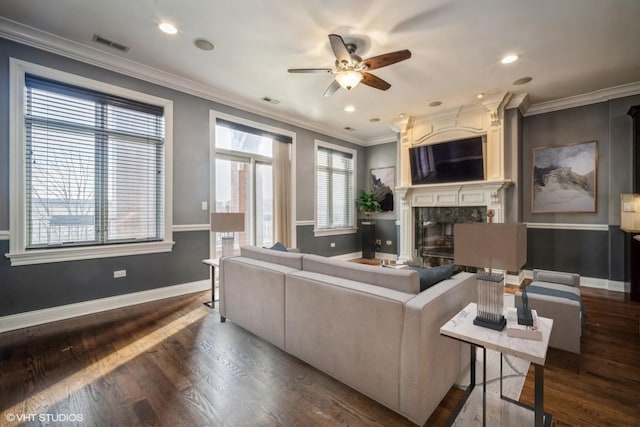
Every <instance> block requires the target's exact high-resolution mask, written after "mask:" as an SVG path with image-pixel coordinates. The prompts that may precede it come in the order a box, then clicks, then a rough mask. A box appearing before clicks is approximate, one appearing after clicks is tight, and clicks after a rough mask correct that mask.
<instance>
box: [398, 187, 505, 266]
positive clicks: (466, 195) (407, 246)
mask: <svg viewBox="0 0 640 427" xmlns="http://www.w3.org/2000/svg"><path fill="white" fill-rule="evenodd" d="M511 185H512V182H511V181H510V180H494V181H470V182H463V183H450V184H428V185H418V186H412V187H396V194H397V195H398V197H399V199H400V255H399V260H400V261H404V262H409V261H412V260H413V259H414V257H415V254H414V252H415V227H414V224H415V211H414V208H418V207H454V206H486V208H487V211H489V210H490V209H492V210H493V211H494V212H495V217H494V219H493V220H494V222H504V217H505V210H506V206H505V202H506V198H505V190H506V189H507V188H509V187H510V186H511Z"/></svg>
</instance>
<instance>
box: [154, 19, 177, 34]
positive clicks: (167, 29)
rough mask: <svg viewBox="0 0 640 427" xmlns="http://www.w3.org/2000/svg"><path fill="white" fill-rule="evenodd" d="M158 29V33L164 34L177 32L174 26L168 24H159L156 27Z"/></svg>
mask: <svg viewBox="0 0 640 427" xmlns="http://www.w3.org/2000/svg"><path fill="white" fill-rule="evenodd" d="M158 28H160V31H162V32H163V33H166V34H176V33H177V32H178V29H177V28H176V26H175V25H173V24H171V23H169V22H161V23H160V24H159V25H158Z"/></svg>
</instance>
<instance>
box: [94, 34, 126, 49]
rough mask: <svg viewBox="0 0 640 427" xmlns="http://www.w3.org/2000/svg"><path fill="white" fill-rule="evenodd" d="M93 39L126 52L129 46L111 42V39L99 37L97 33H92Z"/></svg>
mask: <svg viewBox="0 0 640 427" xmlns="http://www.w3.org/2000/svg"><path fill="white" fill-rule="evenodd" d="M93 41H94V42H96V43H100V44H103V45H105V46H109V47H110V48H112V49H117V50H119V51H121V52H127V51H129V46H125V45H123V44H120V43H116V42H112V41H111V40H108V39H105V38H104V37H101V36H99V35H97V34H94V35H93Z"/></svg>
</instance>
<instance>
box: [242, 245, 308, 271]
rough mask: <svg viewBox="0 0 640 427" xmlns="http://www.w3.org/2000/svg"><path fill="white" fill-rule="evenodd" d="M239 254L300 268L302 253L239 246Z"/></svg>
mask: <svg viewBox="0 0 640 427" xmlns="http://www.w3.org/2000/svg"><path fill="white" fill-rule="evenodd" d="M240 256H242V257H245V258H252V259H257V260H260V261H265V262H271V263H274V264H280V265H283V266H286V267H290V268H293V269H296V270H302V256H303V254H301V253H293V252H284V251H276V250H273V249H265V248H259V247H257V246H243V247H241V248H240Z"/></svg>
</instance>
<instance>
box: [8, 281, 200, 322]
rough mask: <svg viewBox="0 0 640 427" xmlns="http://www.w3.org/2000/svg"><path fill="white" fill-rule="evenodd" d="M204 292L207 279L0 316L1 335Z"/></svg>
mask: <svg viewBox="0 0 640 427" xmlns="http://www.w3.org/2000/svg"><path fill="white" fill-rule="evenodd" d="M207 290H209V291H210V290H211V281H210V280H208V279H207V280H199V281H197V282H191V283H183V284H181V285H174V286H165V287H163V288H156V289H150V290H148V291H142V292H134V293H130V294H123V295H116V296H113V297H108V298H100V299H95V300H91V301H83V302H79V303H75V304H68V305H61V306H58V307H51V308H45V309H42V310H34V311H28V312H25V313H18V314H11V315H9V316H4V317H0V333H2V332H7V331H12V330H15V329H21V328H27V327H30V326H35V325H41V324H43V323H49V322H57V321H59V320H65V319H71V318H74V317H78V316H86V315H87V314H95V313H100V312H102V311H107V310H113V309H116V308H122V307H128V306H131V305H136V304H143V303H146V302H151V301H156V300H159V299H165V298H171V297H176V296H180V295H185V294H191V293H194V292H201V291H207Z"/></svg>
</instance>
